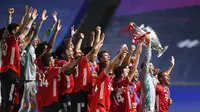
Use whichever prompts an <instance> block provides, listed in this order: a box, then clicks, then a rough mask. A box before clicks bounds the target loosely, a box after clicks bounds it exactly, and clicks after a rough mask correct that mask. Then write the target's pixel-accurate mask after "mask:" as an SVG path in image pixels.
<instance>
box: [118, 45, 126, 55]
mask: <svg viewBox="0 0 200 112" xmlns="http://www.w3.org/2000/svg"><path fill="white" fill-rule="evenodd" d="M119 53H121V54H123V53H128V51H127V47H126V46H124V45H122V46H121V48H120V51H119Z"/></svg>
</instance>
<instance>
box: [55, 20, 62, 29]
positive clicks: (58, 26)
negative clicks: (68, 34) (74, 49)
mask: <svg viewBox="0 0 200 112" xmlns="http://www.w3.org/2000/svg"><path fill="white" fill-rule="evenodd" d="M61 27H62V25H61V20H60V19H59V20H58V24H57V27H56V31H60V29H61Z"/></svg>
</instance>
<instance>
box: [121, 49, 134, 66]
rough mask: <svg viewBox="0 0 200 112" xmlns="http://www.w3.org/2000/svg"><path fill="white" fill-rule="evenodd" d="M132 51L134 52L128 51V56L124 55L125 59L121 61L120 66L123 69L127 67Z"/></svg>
mask: <svg viewBox="0 0 200 112" xmlns="http://www.w3.org/2000/svg"><path fill="white" fill-rule="evenodd" d="M133 51H134V50H130V51H129V52H128V54H127V55H126V57H125V58H124V60H123V62H122V66H124V67H126V66H128V64H129V62H130V59H131V55H132V53H133Z"/></svg>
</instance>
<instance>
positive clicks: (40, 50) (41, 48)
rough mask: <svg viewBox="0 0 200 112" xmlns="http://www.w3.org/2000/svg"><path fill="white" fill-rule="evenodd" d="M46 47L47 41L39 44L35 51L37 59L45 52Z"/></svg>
mask: <svg viewBox="0 0 200 112" xmlns="http://www.w3.org/2000/svg"><path fill="white" fill-rule="evenodd" d="M45 45H48V44H47V42H46V41H44V42H41V43H39V44H38V45H37V47H36V49H35V54H36V57H38V56H40V55H41V54H42V53H43V52H44V49H45Z"/></svg>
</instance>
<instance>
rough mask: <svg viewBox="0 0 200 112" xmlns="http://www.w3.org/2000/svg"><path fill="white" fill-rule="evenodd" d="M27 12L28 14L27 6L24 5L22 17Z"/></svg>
mask: <svg viewBox="0 0 200 112" xmlns="http://www.w3.org/2000/svg"><path fill="white" fill-rule="evenodd" d="M27 12H28V5H26V6H25V7H24V12H23V16H26V14H27Z"/></svg>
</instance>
